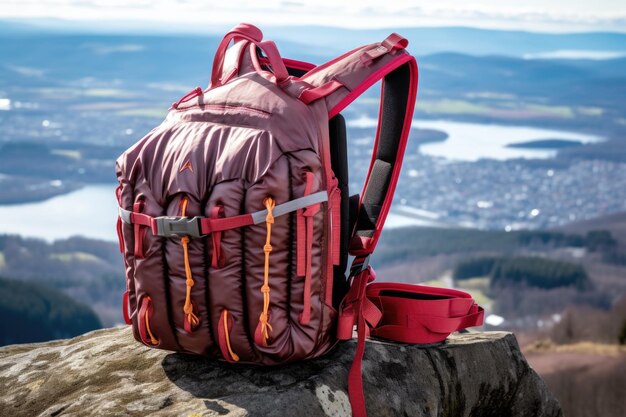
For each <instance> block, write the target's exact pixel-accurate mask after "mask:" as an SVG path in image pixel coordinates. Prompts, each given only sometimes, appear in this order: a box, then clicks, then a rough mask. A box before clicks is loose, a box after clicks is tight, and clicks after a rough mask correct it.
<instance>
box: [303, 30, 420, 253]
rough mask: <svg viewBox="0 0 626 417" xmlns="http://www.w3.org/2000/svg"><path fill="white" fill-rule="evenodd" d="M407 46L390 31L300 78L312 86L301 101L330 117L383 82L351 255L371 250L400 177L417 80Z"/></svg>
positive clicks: (415, 64)
mask: <svg viewBox="0 0 626 417" xmlns="http://www.w3.org/2000/svg"><path fill="white" fill-rule="evenodd" d="M407 44H408V42H407V40H406V39H405V38H403V37H401V36H400V35H397V34H395V33H394V34H391V35H390V36H389V37H387V38H386V39H385V40H384V41H382V42H379V43H375V44H371V45H367V46H364V47H361V48H357V49H355V50H352V51H350V52H348V53H346V54H344V55H342V56H340V57H338V58H335V59H334V60H332V61H329V62H327V63H326V64H323V65H320V66H318V67H316V68H314V69H312V70H310V71H309V72H307V73H306V74H305V75H304V76H303V77H302V78H301V80H302V81H305V82H306V83H308V84H309V85H310V86H311V87H310V88H306V89H304V90H303V91H302V92H301V93H300V96H299V97H300V99H301V100H302V101H304V102H306V103H312V102H313V101H317V100H322V99H323V100H324V101H325V102H326V106H327V108H328V116H329V117H333V116H335V115H336V114H338V113H339V112H340V111H341V110H343V109H344V108H346V107H347V106H348V105H349V104H350V103H352V102H353V101H354V100H355V99H356V98H357V97H359V96H360V95H361V94H363V92H365V91H366V90H367V89H368V88H369V87H371V86H372V85H373V84H375V83H376V82H378V81H380V80H382V91H381V101H380V111H379V115H378V129H377V132H376V141H375V144H374V150H373V154H372V159H371V162H370V167H369V171H368V174H367V179H366V181H365V185H364V188H363V192H362V193H361V200H360V204H359V214H358V219H357V224H356V228H355V231H354V234H353V236H352V239H351V242H350V253H351V254H352V255H355V256H364V255H368V254H370V253H372V252H373V251H374V248H375V246H376V242H377V241H378V238H379V236H380V232H381V231H382V228H383V225H384V222H385V219H386V217H387V213H388V212H389V207H390V206H391V201H392V199H393V194H394V191H395V188H396V183H397V181H398V176H399V174H400V168H401V165H402V158H403V156H404V149H405V148H406V142H407V139H408V136H409V132H410V129H411V121H412V119H413V110H414V107H415V98H416V95H417V82H418V70H417V63H416V61H415V58H414V57H413V56H411V55H410V54H409V53H408V52H406V51H405V50H404V48H405V47H406V46H407Z"/></svg>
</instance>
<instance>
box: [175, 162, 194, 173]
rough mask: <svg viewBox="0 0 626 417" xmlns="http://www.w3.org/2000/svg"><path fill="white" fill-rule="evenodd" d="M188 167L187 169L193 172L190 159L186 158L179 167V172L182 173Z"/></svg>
mask: <svg viewBox="0 0 626 417" xmlns="http://www.w3.org/2000/svg"><path fill="white" fill-rule="evenodd" d="M186 169H188V170H189V171H191V172H193V166H192V165H191V161H189V160H187V162H185V163H184V164H183V166H182V167H181V168H180V171H178V172H180V173H182V172H183V171H184V170H186Z"/></svg>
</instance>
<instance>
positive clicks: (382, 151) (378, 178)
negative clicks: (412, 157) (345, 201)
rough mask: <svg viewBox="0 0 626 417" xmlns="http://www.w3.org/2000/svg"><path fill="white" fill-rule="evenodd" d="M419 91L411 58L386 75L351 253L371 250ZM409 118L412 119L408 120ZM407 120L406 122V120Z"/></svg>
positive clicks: (396, 177)
mask: <svg viewBox="0 0 626 417" xmlns="http://www.w3.org/2000/svg"><path fill="white" fill-rule="evenodd" d="M416 92H417V66H416V65H415V61H414V60H411V61H408V62H406V63H404V64H403V65H401V66H399V67H397V68H395V69H394V70H392V71H391V72H389V73H388V74H386V75H385V76H384V79H383V85H382V97H381V100H382V105H381V115H380V116H379V123H380V124H379V129H378V137H377V140H376V148H375V149H374V158H373V159H372V163H371V165H370V169H369V174H368V176H367V182H366V184H365V187H364V189H363V196H362V199H361V205H360V207H359V213H358V217H357V223H356V227H355V230H354V233H353V237H352V241H351V245H350V252H351V253H352V254H353V255H363V254H369V253H372V252H373V250H374V247H375V245H376V241H377V239H378V235H379V233H380V231H381V230H382V227H383V224H384V221H385V218H386V216H387V212H388V207H387V208H386V209H385V205H387V204H391V200H392V198H393V193H394V190H395V185H396V182H397V179H398V175H399V171H400V167H401V164H402V157H403V155H404V148H405V147H406V140H407V137H408V135H409V131H410V119H412V118H413V109H414V106H415V95H416ZM406 119H409V120H408V121H407V120H406ZM405 122H406V123H405Z"/></svg>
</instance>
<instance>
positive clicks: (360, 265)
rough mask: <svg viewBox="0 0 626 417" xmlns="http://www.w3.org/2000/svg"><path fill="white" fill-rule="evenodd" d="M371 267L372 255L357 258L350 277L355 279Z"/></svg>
mask: <svg viewBox="0 0 626 417" xmlns="http://www.w3.org/2000/svg"><path fill="white" fill-rule="evenodd" d="M369 266H370V254H367V255H365V256H357V257H356V258H354V260H353V261H352V266H350V277H355V276H357V275H359V274H360V273H361V272H363V271H365V270H366V269H367V268H368V267H369Z"/></svg>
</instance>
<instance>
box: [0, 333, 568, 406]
mask: <svg viewBox="0 0 626 417" xmlns="http://www.w3.org/2000/svg"><path fill="white" fill-rule="evenodd" d="M354 349H355V343H354V342H347V343H342V344H341V345H340V346H339V347H338V348H337V349H336V350H335V351H334V352H333V353H331V354H329V355H327V356H325V357H324V358H321V359H316V360H311V361H307V362H301V363H297V364H293V365H288V366H282V367H276V368H260V367H253V366H233V365H229V364H226V363H221V362H216V361H211V360H207V359H206V358H201V357H194V356H189V355H184V354H178V353H169V352H163V351H157V350H151V349H148V348H146V347H144V346H142V345H140V344H138V343H137V342H135V340H134V339H133V338H132V335H131V333H130V330H129V329H126V328H114V329H106V330H99V331H95V332H92V333H87V334H85V335H83V336H80V337H77V338H74V339H70V340H63V341H54V342H48V343H41V344H31V345H14V346H7V347H4V348H1V349H0V415H2V416H29V417H31V416H51V417H54V416H81V417H82V416H143V415H151V416H184V417H200V416H224V415H227V416H297V417H307V416H349V415H350V403H349V401H348V396H347V391H346V388H347V387H346V383H347V382H346V381H347V373H348V369H349V367H350V363H351V361H352V356H353V354H354ZM363 372H364V387H365V396H366V402H367V407H368V414H369V415H370V416H413V417H423V416H429V417H430V416H453V417H457V416H458V417H460V416H472V417H487V416H513V417H515V416H520V417H521V416H524V417H525V416H546V417H547V416H562V412H561V410H560V407H559V404H558V402H557V401H556V400H555V399H554V397H553V396H552V395H551V394H550V392H549V391H548V389H547V387H546V385H545V384H544V382H543V381H542V380H541V378H540V377H539V376H538V375H537V374H536V373H535V372H534V371H533V370H532V369H531V368H530V367H529V366H528V364H527V363H526V360H525V358H524V356H523V355H522V353H521V352H520V350H519V346H518V344H517V341H516V340H515V337H514V336H513V335H512V334H510V333H502V332H489V333H466V334H458V335H453V336H451V337H450V338H449V339H448V341H447V342H446V343H443V344H440V345H438V346H429V347H421V346H415V345H402V344H392V343H385V342H379V341H370V342H368V345H367V349H366V353H365V359H364V363H363Z"/></svg>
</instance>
